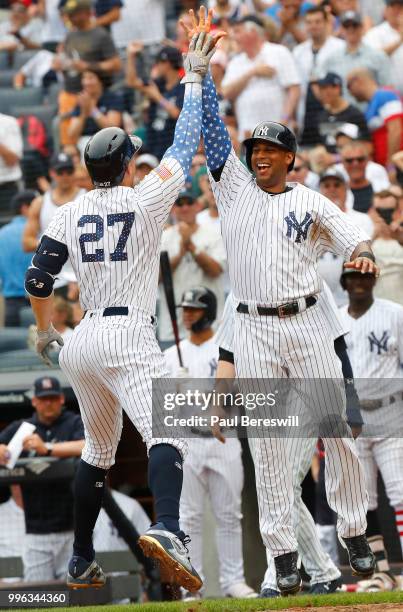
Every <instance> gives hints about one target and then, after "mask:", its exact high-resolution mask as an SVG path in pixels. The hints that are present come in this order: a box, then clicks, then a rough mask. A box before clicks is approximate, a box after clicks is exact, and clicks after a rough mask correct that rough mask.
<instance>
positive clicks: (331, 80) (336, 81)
mask: <svg viewBox="0 0 403 612" xmlns="http://www.w3.org/2000/svg"><path fill="white" fill-rule="evenodd" d="M317 84H318V85H319V87H326V85H333V86H336V85H338V86H339V87H343V79H342V78H341V77H340V76H339V75H338V74H336V73H335V72H328V73H327V74H325V76H324V77H322V78H321V79H319V80H318V81H317Z"/></svg>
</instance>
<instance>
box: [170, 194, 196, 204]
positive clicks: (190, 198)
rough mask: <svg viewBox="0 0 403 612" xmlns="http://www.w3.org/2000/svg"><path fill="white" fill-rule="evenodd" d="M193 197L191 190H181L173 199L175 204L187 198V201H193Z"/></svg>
mask: <svg viewBox="0 0 403 612" xmlns="http://www.w3.org/2000/svg"><path fill="white" fill-rule="evenodd" d="M195 199H196V198H195V197H194V194H193V193H192V192H191V191H181V192H180V194H179V195H178V197H177V198H176V200H175V204H177V203H178V202H181V201H182V200H188V201H189V202H192V203H193V202H194V201H195Z"/></svg>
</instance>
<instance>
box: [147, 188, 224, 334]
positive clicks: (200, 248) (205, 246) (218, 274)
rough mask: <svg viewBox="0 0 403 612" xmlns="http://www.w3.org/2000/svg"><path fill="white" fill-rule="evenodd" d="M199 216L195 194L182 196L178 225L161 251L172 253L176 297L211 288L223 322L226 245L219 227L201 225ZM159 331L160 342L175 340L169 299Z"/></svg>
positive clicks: (163, 303) (175, 209) (177, 205)
mask: <svg viewBox="0 0 403 612" xmlns="http://www.w3.org/2000/svg"><path fill="white" fill-rule="evenodd" d="M197 213H198V207H197V204H196V200H195V199H194V197H193V195H192V194H191V193H189V192H182V193H181V194H179V196H178V198H177V200H176V202H175V204H174V206H173V214H174V216H175V220H176V225H174V226H172V227H169V228H168V229H166V230H165V231H164V232H163V234H162V243H161V250H163V251H164V250H165V251H168V254H169V259H170V262H171V266H172V272H173V281H174V286H175V292H176V294H177V295H182V293H183V292H184V291H186V290H187V289H190V288H191V287H193V286H194V285H203V286H205V287H207V288H208V289H211V290H212V291H213V292H214V293H215V294H216V296H217V303H218V314H217V320H219V319H220V316H221V313H222V310H223V307H224V277H223V273H224V271H225V269H226V256H225V250H224V244H223V241H222V238H221V234H220V231H219V230H218V229H217V228H215V227H213V226H212V225H211V224H208V225H202V226H200V225H198V223H197V222H196V215H197ZM158 331H159V338H160V340H163V341H167V340H172V339H173V335H172V329H171V323H170V317H169V314H168V309H167V305H166V300H165V296H162V299H161V302H160V312H159V330H158ZM179 333H180V335H181V337H184V335H185V333H186V332H185V328H184V327H183V323H182V322H181V323H180V324H179Z"/></svg>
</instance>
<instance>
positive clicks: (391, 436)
mask: <svg viewBox="0 0 403 612" xmlns="http://www.w3.org/2000/svg"><path fill="white" fill-rule="evenodd" d="M340 282H341V284H342V286H343V288H344V289H345V290H346V291H347V293H348V299H349V302H348V304H347V305H346V306H343V307H342V308H340V315H341V318H342V320H343V322H344V323H345V325H346V326H348V327H349V328H350V333H349V334H348V335H347V336H346V343H347V349H348V353H349V356H350V359H351V363H352V366H353V368H354V374H355V375H356V376H357V380H356V387H357V392H358V396H359V399H360V405H361V413H362V416H363V421H364V426H363V434H362V436H361V437H360V438H359V439H358V440H357V449H358V455H359V457H360V460H361V462H362V465H363V467H364V472H365V480H366V484H367V488H368V493H369V503H368V513H367V521H368V528H367V536H368V541H369V543H370V546H371V549H372V551H373V552H374V554H375V557H376V560H377V567H376V572H375V574H374V575H373V577H372V578H371V579H370V580H368V581H362V582H361V583H360V585H359V586H360V589H361V590H364V591H371V590H380V591H391V590H394V589H395V588H396V587H397V580H396V578H395V576H394V575H393V574H392V572H391V569H390V566H389V563H388V558H387V553H386V550H385V545H384V542H383V537H382V531H381V526H380V524H379V519H378V515H377V507H378V492H377V480H378V478H377V476H378V470H379V471H380V472H381V474H382V479H383V482H384V484H385V489H386V494H387V496H388V499H389V502H390V505H391V506H392V508H393V509H394V511H395V517H396V528H397V532H398V534H399V538H400V545H401V548H402V553H403V439H402V436H403V369H402V363H403V307H402V306H401V305H400V304H396V303H395V302H391V301H390V300H383V299H379V298H374V294H373V290H374V286H375V283H376V279H375V276H374V274H371V273H367V274H364V275H362V274H360V273H359V272H357V271H356V270H354V269H349V270H344V272H343V274H342V276H341V281H340Z"/></svg>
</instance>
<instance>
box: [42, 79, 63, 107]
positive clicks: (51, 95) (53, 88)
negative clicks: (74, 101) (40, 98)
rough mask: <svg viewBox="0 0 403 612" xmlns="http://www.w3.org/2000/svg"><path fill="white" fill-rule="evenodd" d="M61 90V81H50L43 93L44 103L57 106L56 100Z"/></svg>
mask: <svg viewBox="0 0 403 612" xmlns="http://www.w3.org/2000/svg"><path fill="white" fill-rule="evenodd" d="M61 90H62V85H61V83H52V84H51V85H49V87H48V89H47V92H46V94H45V100H46V104H49V105H50V106H56V107H57V104H58V100H59V94H60V91H61Z"/></svg>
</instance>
